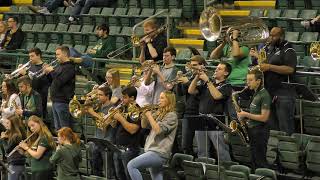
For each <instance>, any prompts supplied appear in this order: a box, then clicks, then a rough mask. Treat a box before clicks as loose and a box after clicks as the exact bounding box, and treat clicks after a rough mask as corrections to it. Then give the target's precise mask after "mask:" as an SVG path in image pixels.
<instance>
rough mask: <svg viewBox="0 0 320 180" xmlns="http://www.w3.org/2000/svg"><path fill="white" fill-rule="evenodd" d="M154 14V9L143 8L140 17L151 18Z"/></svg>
mask: <svg viewBox="0 0 320 180" xmlns="http://www.w3.org/2000/svg"><path fill="white" fill-rule="evenodd" d="M153 13H154V9H149V8H143V9H142V11H141V14H140V17H150V16H152V15H153Z"/></svg>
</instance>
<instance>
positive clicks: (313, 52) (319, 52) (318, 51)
mask: <svg viewBox="0 0 320 180" xmlns="http://www.w3.org/2000/svg"><path fill="white" fill-rule="evenodd" d="M310 56H311V57H312V59H313V60H315V61H316V60H320V42H319V41H317V42H313V43H311V44H310Z"/></svg>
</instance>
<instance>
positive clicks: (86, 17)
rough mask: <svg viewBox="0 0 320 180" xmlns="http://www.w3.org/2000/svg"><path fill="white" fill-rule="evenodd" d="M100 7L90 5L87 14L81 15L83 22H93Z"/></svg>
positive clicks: (98, 13)
mask: <svg viewBox="0 0 320 180" xmlns="http://www.w3.org/2000/svg"><path fill="white" fill-rule="evenodd" d="M101 11H102V8H100V7H91V8H90V10H89V12H88V14H83V15H82V16H81V18H82V22H83V24H93V23H95V18H96V16H98V15H100V14H101Z"/></svg>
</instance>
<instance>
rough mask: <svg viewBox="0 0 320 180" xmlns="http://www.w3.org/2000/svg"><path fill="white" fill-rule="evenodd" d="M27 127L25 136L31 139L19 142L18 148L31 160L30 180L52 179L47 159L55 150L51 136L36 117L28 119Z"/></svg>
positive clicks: (50, 166)
mask: <svg viewBox="0 0 320 180" xmlns="http://www.w3.org/2000/svg"><path fill="white" fill-rule="evenodd" d="M28 127H29V128H28V133H27V135H28V137H29V136H31V137H30V139H29V141H28V142H24V141H22V142H20V144H19V146H20V147H21V148H22V149H23V150H25V152H26V153H27V155H28V156H30V158H31V173H32V174H31V180H40V179H41V180H42V179H49V180H50V179H52V177H53V168H52V165H51V163H50V161H49V158H50V157H51V155H52V151H53V150H54V149H55V148H56V145H55V142H54V140H53V137H52V134H51V133H50V131H49V129H48V128H47V126H46V125H45V124H44V123H43V121H42V119H41V118H39V117H37V116H31V117H30V118H29V120H28ZM32 133H34V134H33V135H32Z"/></svg>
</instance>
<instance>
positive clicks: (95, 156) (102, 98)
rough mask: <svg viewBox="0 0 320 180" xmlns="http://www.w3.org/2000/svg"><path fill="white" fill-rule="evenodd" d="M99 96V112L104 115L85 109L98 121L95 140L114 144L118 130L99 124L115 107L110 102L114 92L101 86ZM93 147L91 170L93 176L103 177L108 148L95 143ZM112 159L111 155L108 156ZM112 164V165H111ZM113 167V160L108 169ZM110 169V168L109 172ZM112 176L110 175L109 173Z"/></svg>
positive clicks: (88, 108)
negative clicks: (105, 150)
mask: <svg viewBox="0 0 320 180" xmlns="http://www.w3.org/2000/svg"><path fill="white" fill-rule="evenodd" d="M97 95H98V99H99V103H100V104H101V106H100V109H99V112H101V113H103V115H102V114H100V113H97V112H95V111H94V109H93V107H92V106H90V107H87V108H86V109H85V111H86V112H88V113H89V114H90V115H91V116H93V117H94V118H95V119H96V124H97V128H96V131H95V132H96V134H95V138H98V139H104V140H108V141H109V142H111V143H114V137H115V132H116V129H115V128H112V127H111V126H108V127H106V128H103V127H101V125H100V124H99V123H100V121H101V119H103V116H104V115H106V114H108V110H109V109H110V108H111V107H113V104H112V103H111V102H110V99H111V97H112V91H111V89H110V88H109V87H108V86H99V87H98V89H97ZM89 144H90V145H91V148H90V153H91V157H92V159H91V161H90V163H91V168H92V173H93V175H96V176H103V162H104V161H103V160H104V159H105V157H104V155H105V154H104V149H105V148H106V147H105V146H102V144H95V143H89ZM109 157H112V156H111V155H110V156H108V158H109ZM109 162H110V164H109ZM110 166H112V158H111V159H110V161H108V167H110ZM109 169H110V168H108V170H109ZM107 174H110V173H107Z"/></svg>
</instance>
